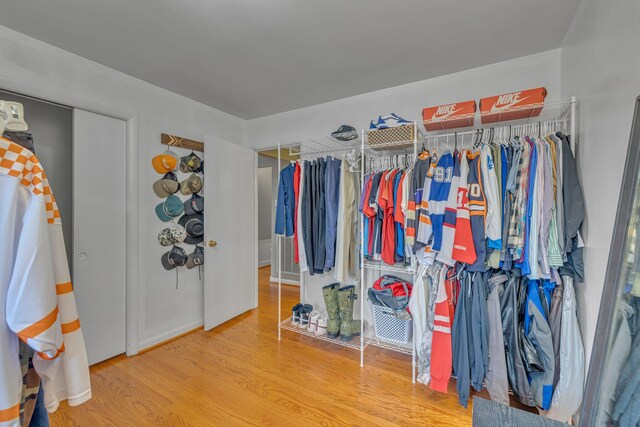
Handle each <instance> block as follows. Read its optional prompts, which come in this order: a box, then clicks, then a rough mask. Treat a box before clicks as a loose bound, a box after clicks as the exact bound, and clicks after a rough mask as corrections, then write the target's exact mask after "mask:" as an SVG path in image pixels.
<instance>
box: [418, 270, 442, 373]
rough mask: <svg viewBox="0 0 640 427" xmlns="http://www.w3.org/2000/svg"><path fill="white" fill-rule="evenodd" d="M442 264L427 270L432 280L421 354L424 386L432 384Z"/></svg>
mask: <svg viewBox="0 0 640 427" xmlns="http://www.w3.org/2000/svg"><path fill="white" fill-rule="evenodd" d="M443 270H444V268H443V266H442V264H437V263H436V264H432V265H431V266H429V268H427V275H428V276H429V277H430V278H431V280H430V284H431V286H430V287H429V304H428V306H427V324H426V327H425V330H424V335H423V337H422V349H421V350H420V352H421V354H423V355H424V357H425V362H426V365H425V372H424V376H423V381H424V384H428V383H429V382H431V351H432V348H433V327H434V324H435V312H436V298H437V294H438V287H439V285H440V282H441V281H442V280H443V279H444V271H443Z"/></svg>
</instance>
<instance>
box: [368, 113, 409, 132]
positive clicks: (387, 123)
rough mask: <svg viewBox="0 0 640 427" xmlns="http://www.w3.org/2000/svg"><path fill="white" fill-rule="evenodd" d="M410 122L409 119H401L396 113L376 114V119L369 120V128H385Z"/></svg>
mask: <svg viewBox="0 0 640 427" xmlns="http://www.w3.org/2000/svg"><path fill="white" fill-rule="evenodd" d="M409 124H411V122H410V121H408V120H405V119H403V118H402V117H400V116H399V115H397V114H396V113H391V114H389V115H388V116H384V117H382V116H378V121H377V122H376V121H375V120H371V123H370V124H369V130H379V129H387V128H392V127H396V126H403V125H409Z"/></svg>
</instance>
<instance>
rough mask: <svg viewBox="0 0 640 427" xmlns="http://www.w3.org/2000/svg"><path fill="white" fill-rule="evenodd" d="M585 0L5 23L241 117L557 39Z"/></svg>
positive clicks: (73, 14)
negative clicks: (581, 0) (582, 0)
mask: <svg viewBox="0 0 640 427" xmlns="http://www.w3.org/2000/svg"><path fill="white" fill-rule="evenodd" d="M579 4H580V0H536V1H531V0H482V1H478V0H349V1H345V0H322V1H303V0H269V1H265V0H227V1H223V0H179V1H176V0H135V1H131V0H109V1H100V0H56V1H50V0H29V1H12V2H4V3H3V5H2V13H0V25H4V26H6V27H9V28H12V29H14V30H16V31H19V32H21V33H25V34H27V35H30V36H32V37H35V38H37V39H40V40H43V41H45V42H47V43H50V44H53V45H55V46H58V47H60V48H63V49H65V50H68V51H70V52H73V53H75V54H78V55H81V56H84V57H86V58H89V59H92V60H94V61H96V62H99V63H102V64H104V65H107V66H109V67H112V68H115V69H117V70H119V71H122V72H124V73H127V74H130V75H133V76H135V77H138V78H140V79H142V80H146V81H148V82H150V83H153V84H155V85H158V86H161V87H163V88H166V89H169V90H171V91H173V92H177V93H179V94H181V95H184V96H187V97H189V98H192V99H195V100H197V101H200V102H202V103H204V104H208V105H210V106H212V107H215V108H217V109H220V110H222V111H225V112H228V113H230V114H233V115H235V116H238V117H242V118H245V119H250V118H255V117H260V116H264V115H269V114H274V113H278V112H282V111H288V110H292V109H296V108H301V107H305V106H309V105H314V104H319V103H322V102H326V101H331V100H335V99H340V98H344V97H347V96H352V95H357V94H361V93H366V92H370V91H374V90H379V89H384V88H388V87H392V86H397V85H400V84H405V83H410V82H414V81H419V80H424V79H427V78H430V77H435V76H439V75H444V74H449V73H452V72H456V71H462V70H465V69H469V68H473V67H477V66H481V65H486V64H491V63H494V62H498V61H502V60H506V59H511V58H516V57H520V56H524V55H528V54H532V53H535V52H541V51H544V50H548V49H553V48H557V47H559V46H560V44H561V42H562V39H563V38H564V35H565V33H566V31H567V29H568V27H569V25H570V23H571V20H572V19H573V16H574V15H575V13H576V11H577V8H578V6H579Z"/></svg>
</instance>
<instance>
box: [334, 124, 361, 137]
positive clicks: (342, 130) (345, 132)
mask: <svg viewBox="0 0 640 427" xmlns="http://www.w3.org/2000/svg"><path fill="white" fill-rule="evenodd" d="M331 137H332V138H335V139H337V140H338V141H351V140H354V139H357V138H358V131H356V128H354V127H353V126H349V125H342V126H340V127H339V128H338V129H336V130H335V131H334V132H332V133H331Z"/></svg>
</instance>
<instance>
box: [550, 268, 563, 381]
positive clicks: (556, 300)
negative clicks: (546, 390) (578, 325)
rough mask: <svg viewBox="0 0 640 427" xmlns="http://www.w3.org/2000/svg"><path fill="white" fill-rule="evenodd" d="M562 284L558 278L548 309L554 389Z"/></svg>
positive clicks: (558, 353)
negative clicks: (553, 367)
mask: <svg viewBox="0 0 640 427" xmlns="http://www.w3.org/2000/svg"><path fill="white" fill-rule="evenodd" d="M563 294H564V286H563V285H562V282H561V281H559V280H558V283H556V287H555V289H554V290H553V295H552V297H551V308H550V310H549V328H551V337H552V338H553V359H554V366H555V370H554V371H553V388H554V389H555V388H556V386H557V385H558V380H559V379H560V345H561V342H562V298H563Z"/></svg>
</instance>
